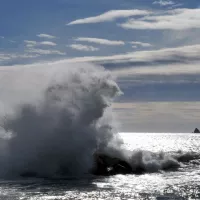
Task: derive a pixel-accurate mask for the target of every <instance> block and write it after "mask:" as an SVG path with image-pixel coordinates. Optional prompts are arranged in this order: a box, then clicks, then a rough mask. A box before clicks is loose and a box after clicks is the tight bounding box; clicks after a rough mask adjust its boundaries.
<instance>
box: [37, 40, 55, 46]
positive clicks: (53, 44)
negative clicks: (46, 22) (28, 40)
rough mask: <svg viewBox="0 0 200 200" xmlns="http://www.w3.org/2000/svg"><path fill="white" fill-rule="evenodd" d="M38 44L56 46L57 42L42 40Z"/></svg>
mask: <svg viewBox="0 0 200 200" xmlns="http://www.w3.org/2000/svg"><path fill="white" fill-rule="evenodd" d="M39 44H40V45H48V46H56V45H57V44H56V43H55V42H50V41H43V42H40V43H39Z"/></svg>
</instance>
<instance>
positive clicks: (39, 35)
mask: <svg viewBox="0 0 200 200" xmlns="http://www.w3.org/2000/svg"><path fill="white" fill-rule="evenodd" d="M37 36H38V37H40V38H48V39H54V38H56V37H55V36H53V35H49V34H44V33H41V34H38V35H37Z"/></svg>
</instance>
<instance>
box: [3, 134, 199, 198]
mask: <svg viewBox="0 0 200 200" xmlns="http://www.w3.org/2000/svg"><path fill="white" fill-rule="evenodd" d="M120 135H121V137H122V138H123V140H124V143H125V146H126V148H127V149H130V150H136V149H140V150H142V151H151V152H155V153H159V152H161V151H162V152H164V153H169V154H173V153H177V152H179V153H180V152H182V153H186V154H187V153H188V154H189V155H193V154H195V155H198V154H199V153H200V152H199V147H200V135H198V134H192V133H179V134H177V133H120ZM0 199H1V200H18V199H20V200H26V199H27V200H49V199H51V200H62V199H67V200H68V199H77V200H78V199H80V200H82V199H87V200H90V199H91V200H92V199H109V200H110V199H116V200H117V199H119V200H120V199H124V200H130V199H136V200H137V199H138V200H140V199H141V200H142V199H157V200H166V199H169V200H173V199H177V200H179V199H200V159H199V158H198V156H197V157H196V158H195V159H189V160H188V161H187V162H184V163H182V165H181V167H180V168H179V169H174V170H167V171H163V170H159V171H157V172H155V173H153V172H152V173H144V174H140V175H134V174H133V175H115V176H110V177H103V176H98V177H96V176H84V177H81V176H74V177H65V178H62V179H41V178H24V179H14V180H12V179H9V180H5V179H4V180H3V179H2V180H0Z"/></svg>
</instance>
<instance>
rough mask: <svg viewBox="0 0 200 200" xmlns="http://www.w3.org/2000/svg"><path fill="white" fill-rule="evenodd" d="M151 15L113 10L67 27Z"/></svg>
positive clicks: (141, 11) (144, 12) (73, 22)
mask: <svg viewBox="0 0 200 200" xmlns="http://www.w3.org/2000/svg"><path fill="white" fill-rule="evenodd" d="M149 13H151V12H150V11H147V10H111V11H108V12H105V13H103V14H101V15H97V16H94V17H88V18H83V19H77V20H75V21H72V22H70V23H68V24H67V25H74V24H89V23H99V22H110V21H114V20H116V19H118V18H126V17H131V16H140V15H147V14H149Z"/></svg>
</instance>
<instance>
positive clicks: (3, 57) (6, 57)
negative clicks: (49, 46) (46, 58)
mask: <svg viewBox="0 0 200 200" xmlns="http://www.w3.org/2000/svg"><path fill="white" fill-rule="evenodd" d="M35 57H38V55H31V54H28V53H24V54H19V53H0V62H4V61H10V60H13V59H21V58H35Z"/></svg>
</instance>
